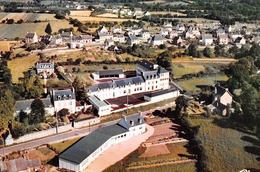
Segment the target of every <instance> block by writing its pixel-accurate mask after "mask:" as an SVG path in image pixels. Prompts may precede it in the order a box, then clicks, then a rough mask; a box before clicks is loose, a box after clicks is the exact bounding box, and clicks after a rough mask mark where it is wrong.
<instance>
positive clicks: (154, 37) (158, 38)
mask: <svg viewBox="0 0 260 172" xmlns="http://www.w3.org/2000/svg"><path fill="white" fill-rule="evenodd" d="M161 40H163V37H162V35H161V34H156V35H154V36H153V37H152V41H161Z"/></svg>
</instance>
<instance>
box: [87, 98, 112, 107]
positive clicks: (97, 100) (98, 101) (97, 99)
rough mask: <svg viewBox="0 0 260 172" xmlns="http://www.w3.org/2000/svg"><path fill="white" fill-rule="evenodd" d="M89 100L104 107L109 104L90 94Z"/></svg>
mask: <svg viewBox="0 0 260 172" xmlns="http://www.w3.org/2000/svg"><path fill="white" fill-rule="evenodd" d="M89 100H90V101H92V102H93V103H94V104H95V105H97V106H98V107H103V106H107V105H108V104H107V103H106V102H105V101H102V100H100V99H99V98H97V97H96V96H90V97H89Z"/></svg>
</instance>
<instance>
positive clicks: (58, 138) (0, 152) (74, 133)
mask: <svg viewBox="0 0 260 172" xmlns="http://www.w3.org/2000/svg"><path fill="white" fill-rule="evenodd" d="M174 105H175V102H172V103H168V104H166V105H164V106H161V107H156V108H154V109H150V110H148V111H145V112H142V114H143V115H144V114H147V113H152V112H153V111H154V110H162V109H166V108H169V107H172V106H174ZM117 122H118V119H116V120H114V121H109V122H106V123H101V124H99V125H94V126H91V127H86V128H81V129H73V130H71V131H68V132H65V133H60V134H56V135H52V136H48V137H44V138H40V139H37V140H32V141H28V142H24V143H20V144H16V145H11V146H8V147H4V148H1V149H0V156H4V155H8V154H9V153H11V152H14V151H18V150H25V149H30V148H34V147H37V146H40V145H43V144H49V143H55V142H62V141H64V140H69V139H73V138H76V137H83V136H86V135H88V134H89V133H90V132H92V131H94V130H96V129H97V128H99V127H101V126H102V127H104V126H108V125H112V124H115V123H117Z"/></svg>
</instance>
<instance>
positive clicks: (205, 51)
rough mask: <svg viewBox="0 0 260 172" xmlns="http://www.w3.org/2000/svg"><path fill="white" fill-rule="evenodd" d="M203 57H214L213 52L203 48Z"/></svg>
mask: <svg viewBox="0 0 260 172" xmlns="http://www.w3.org/2000/svg"><path fill="white" fill-rule="evenodd" d="M203 55H204V56H205V57H208V58H213V57H214V54H213V51H212V50H211V49H210V48H209V47H206V48H204V50H203Z"/></svg>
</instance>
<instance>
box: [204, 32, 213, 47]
mask: <svg viewBox="0 0 260 172" xmlns="http://www.w3.org/2000/svg"><path fill="white" fill-rule="evenodd" d="M202 44H203V45H211V44H213V37H212V35H211V34H205V35H203V36H202Z"/></svg>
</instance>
